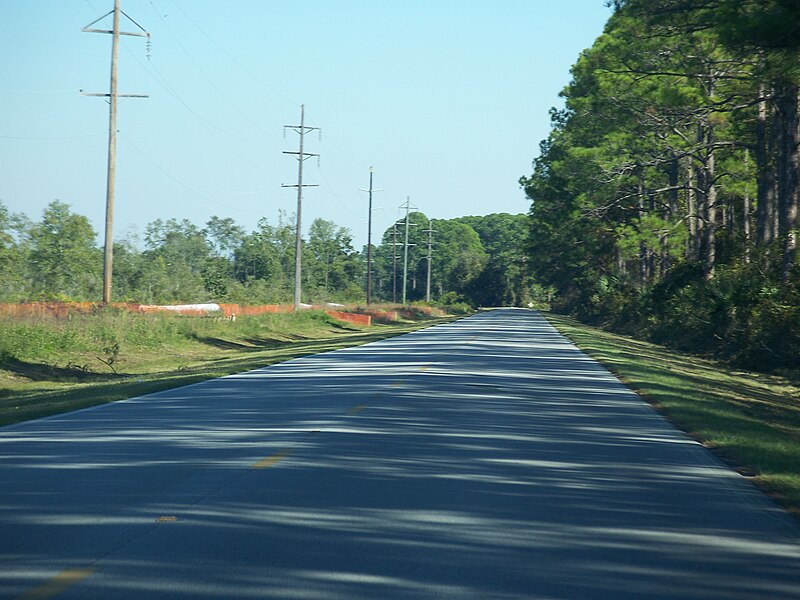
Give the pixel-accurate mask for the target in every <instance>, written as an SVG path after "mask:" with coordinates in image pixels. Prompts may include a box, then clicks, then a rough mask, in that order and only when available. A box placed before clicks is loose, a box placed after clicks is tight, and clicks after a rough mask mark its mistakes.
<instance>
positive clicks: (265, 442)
mask: <svg viewBox="0 0 800 600" xmlns="http://www.w3.org/2000/svg"><path fill="white" fill-rule="evenodd" d="M798 534H799V530H798V529H797V527H796V526H795V523H794V521H792V520H791V519H790V518H789V517H787V516H786V515H785V514H783V513H782V512H780V511H779V510H778V509H776V508H775V506H774V505H773V504H772V503H771V502H770V501H769V500H768V499H767V498H766V497H764V496H762V495H761V494H760V493H759V492H757V491H755V490H754V489H753V488H752V487H751V486H750V485H749V483H748V482H747V481H746V480H745V479H744V478H743V477H741V476H740V475H738V474H736V473H734V472H732V471H730V470H728V469H726V468H724V467H723V466H722V465H721V464H720V463H718V462H717V461H716V460H715V458H714V457H713V456H712V455H711V454H709V453H708V452H707V451H706V450H705V449H704V448H703V447H702V446H700V445H698V444H697V443H695V442H694V441H692V440H690V439H688V438H687V437H685V436H684V435H683V434H682V433H680V432H679V431H677V430H676V429H674V428H673V427H672V426H670V425H669V424H668V423H667V422H666V421H665V420H664V419H663V418H662V417H661V416H659V415H658V414H657V413H656V412H655V411H653V410H652V409H651V408H650V407H649V406H647V405H646V404H645V403H643V402H642V401H641V400H640V399H639V398H638V397H637V396H636V395H635V394H633V393H631V392H630V391H628V390H627V389H626V388H625V387H623V386H622V385H621V384H620V383H619V382H618V381H617V380H616V379H615V378H614V377H613V376H611V375H610V374H609V373H608V372H607V371H606V370H604V369H603V368H602V367H601V366H599V365H598V364H597V363H596V362H594V361H593V360H591V359H589V358H588V357H587V356H585V355H584V354H582V353H581V352H580V351H578V350H577V349H576V348H575V347H574V346H572V345H571V344H570V343H569V342H568V341H567V340H566V339H565V338H563V337H562V336H561V335H560V334H558V333H557V332H556V331H555V330H554V329H553V328H552V327H551V326H550V325H548V324H547V322H546V321H545V320H544V319H543V318H542V317H541V316H540V315H539V314H538V313H535V312H532V311H527V310H515V309H502V310H495V311H491V312H487V313H482V314H479V315H477V316H474V317H471V318H468V319H463V320H460V321H457V322H454V323H449V324H445V325H439V326H436V327H432V328H429V329H425V330H422V331H418V332H415V333H412V334H409V335H405V336H401V337H396V338H392V339H389V340H385V341H382V342H377V343H373V344H369V345H366V346H361V347H357V348H351V349H346V350H340V351H336V352H331V353H327V354H321V355H317V356H312V357H307V358H302V359H298V360H293V361H290V362H287V363H283V364H280V365H275V366H272V367H268V368H264V369H259V370H256V371H251V372H248V373H243V374H239V375H234V376H230V377H225V378H222V379H216V380H212V381H208V382H205V383H201V384H196V385H193V386H188V387H184V388H179V389H175V390H170V391H166V392H162V393H158V394H153V395H149V396H144V397H140V398H134V399H131V400H128V401H124V402H119V403H116V404H112V405H105V406H102V407H97V408H93V409H89V410H84V411H78V412H74V413H70V414H66V415H61V416H58V417H53V418H48V419H42V420H38V421H33V422H29V423H23V424H19V425H15V426H11V427H6V428H2V429H0V597H3V598H27V599H31V598H54V597H58V598H69V599H75V598H113V599H114V600H123V599H128V598H131V599H137V600H142V599H148V598H171V599H172V598H175V599H181V598H192V599H201V598H203V599H212V598H213V599H219V598H226V597H231V598H303V599H310V598H325V599H340V598H341V599H349V600H352V599H361V598H382V599H389V598H458V599H464V598H474V599H478V598H480V599H486V598H502V599H516V598H527V599H542V600H544V599H547V600H573V599H587V600H601V599H609V600H611V599H613V600H620V599H625V598H636V599H640V598H647V599H648V600H661V599H664V600H666V599H675V598H681V599H715V600H719V599H728V600H734V599H758V600H764V599H770V600H776V599H789V598H792V599H800V545H798V540H799V539H800V535H798Z"/></svg>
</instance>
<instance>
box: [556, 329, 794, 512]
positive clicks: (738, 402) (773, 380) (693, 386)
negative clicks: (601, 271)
mask: <svg viewBox="0 0 800 600" xmlns="http://www.w3.org/2000/svg"><path fill="white" fill-rule="evenodd" d="M545 316H546V317H547V319H548V321H550V323H551V324H552V325H554V326H555V327H556V328H557V329H558V330H559V331H560V332H561V333H563V334H564V335H566V336H567V337H568V338H569V339H570V340H572V342H573V343H574V344H575V345H576V346H578V347H579V348H580V349H581V350H583V351H584V352H586V353H587V354H588V355H589V356H591V357H592V358H594V359H596V360H598V361H599V362H600V363H602V364H603V365H604V366H605V367H606V368H608V369H609V370H610V371H612V372H613V373H614V374H615V375H616V376H617V377H619V378H620V379H621V380H622V381H623V382H624V383H625V384H626V385H627V386H628V387H630V388H632V389H633V390H634V391H636V392H637V393H638V394H640V395H641V396H642V397H643V398H644V399H646V400H647V401H648V402H649V403H650V404H652V405H653V406H654V407H656V408H657V409H658V410H659V411H661V412H662V413H663V414H664V415H665V416H666V417H667V418H668V419H670V420H671V421H672V422H673V423H674V424H675V425H676V426H677V427H679V428H680V429H682V430H684V431H685V432H687V433H688V434H689V435H691V436H692V437H693V438H695V439H697V440H698V441H700V442H701V443H702V444H703V445H705V446H706V447H708V448H710V449H712V450H713V451H714V452H715V453H716V454H717V455H718V456H720V458H722V460H724V461H725V462H726V463H728V464H729V465H731V466H732V467H733V468H735V469H736V470H737V471H739V472H740V473H742V474H743V475H745V476H747V477H749V478H751V480H752V481H753V482H754V483H755V484H756V485H757V486H758V487H760V488H761V489H762V490H764V491H765V492H767V493H768V494H769V495H770V496H771V497H772V498H773V499H774V500H775V501H776V502H777V503H778V504H780V505H781V506H783V507H784V508H785V509H787V510H788V511H789V512H791V513H793V514H794V515H795V516H798V517H800V389H799V388H798V387H797V386H796V385H794V384H792V382H790V381H789V380H787V379H785V378H782V377H777V376H771V375H764V374H759V373H748V372H742V371H736V370H732V369H730V368H729V367H727V366H725V365H723V364H720V363H717V362H715V361H711V360H705V359H702V358H696V357H690V356H686V355H683V354H679V353H677V352H674V351H671V350H669V349H667V348H664V347H662V346H657V345H655V344H650V343H648V342H643V341H640V340H635V339H631V338H628V337H623V336H621V335H617V334H614V333H610V332H608V331H603V330H600V329H596V328H593V327H589V326H587V325H583V324H582V323H579V322H577V321H575V320H574V319H571V318H569V317H565V316H562V315H556V314H553V313H546V315H545Z"/></svg>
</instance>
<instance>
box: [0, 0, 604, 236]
mask: <svg viewBox="0 0 800 600" xmlns="http://www.w3.org/2000/svg"><path fill="white" fill-rule="evenodd" d="M121 6H122V10H123V11H124V12H125V13H126V15H128V16H129V17H130V18H131V19H133V21H135V23H134V22H131V21H129V20H128V19H126V18H124V17H123V19H122V23H121V29H122V30H123V31H141V29H140V28H139V27H141V28H143V29H144V30H146V31H147V32H149V33H150V34H151V37H150V43H149V44H148V42H147V39H146V38H141V37H133V36H122V38H121V44H120V53H119V92H120V93H127V94H147V95H148V96H149V98H147V99H139V98H127V99H120V101H119V108H118V123H117V129H118V132H119V134H118V146H117V181H116V194H115V195H116V202H115V210H114V238H115V240H119V239H121V238H125V237H128V238H132V239H136V238H137V237H138V238H139V239H140V240H141V238H142V236H143V233H144V230H145V227H146V225H147V224H148V223H149V222H151V221H153V220H155V219H159V218H160V219H169V218H175V219H178V220H181V219H188V220H190V221H192V222H193V223H195V224H197V225H198V226H203V225H204V224H205V222H206V221H207V220H208V219H209V218H210V217H211V216H218V217H220V218H225V217H231V218H233V219H234V220H235V221H236V222H237V223H238V224H239V225H241V226H242V227H243V228H244V229H245V230H246V231H252V230H253V229H255V227H256V223H257V222H258V220H259V219H261V218H263V217H266V218H267V219H268V221H269V222H270V223H271V224H273V225H275V224H277V222H278V219H279V218H280V217H279V215H280V213H281V212H282V211H283V212H284V213H285V214H286V215H288V216H291V215H292V214H293V213H294V212H295V208H296V201H297V194H296V189H295V188H285V187H282V185H283V184H295V183H297V166H298V164H297V159H296V157H294V156H293V155H288V154H284V152H287V151H289V152H291V151H297V149H298V142H299V136H298V134H297V133H296V131H294V130H292V129H285V128H284V125H298V124H299V122H300V106H301V105H305V124H306V125H307V126H312V127H318V128H320V131H313V132H309V133H308V134H307V135H306V136H305V148H304V150H305V151H306V152H311V153H316V154H319V155H320V156H319V159H317V158H310V159H309V160H307V161H306V162H305V163H304V183H308V184H316V185H317V186H318V187H308V188H305V189H304V194H303V210H302V223H303V225H304V229H305V230H307V227H308V225H309V224H310V223H311V221H312V220H313V219H316V218H323V219H326V220H329V221H333V222H334V223H336V224H337V225H339V226H342V227H346V228H348V229H349V230H350V231H351V232H352V235H353V240H354V245H355V247H356V248H360V247H361V246H362V245H363V244H365V243H366V240H367V214H368V194H367V193H365V192H363V191H360V189H361V188H367V187H369V170H370V167H372V168H373V177H374V187H375V189H381V190H382V191H380V192H376V193H374V195H373V208H374V210H373V225H372V227H373V243H375V242H376V241H377V240H378V239H379V236H380V234H381V233H382V232H383V231H384V230H385V229H386V228H388V227H389V226H391V224H392V223H393V222H394V221H395V220H396V219H398V218H399V217H400V216H401V215H402V212H401V210H400V208H399V207H400V205H401V204H403V203H404V202H405V201H406V199H407V198H410V201H411V203H412V205H413V206H415V207H416V208H417V209H418V210H420V211H421V212H423V213H424V214H425V215H427V216H428V217H429V218H434V219H450V218H454V217H459V216H465V215H485V214H490V213H494V212H509V213H523V212H527V210H528V208H529V202H528V201H527V200H526V198H525V194H524V191H523V190H522V189H520V186H519V183H518V182H519V178H520V177H521V176H523V175H529V174H530V172H531V163H532V160H533V159H534V158H535V157H536V155H537V154H538V148H539V142H540V141H541V140H542V139H544V138H546V137H547V135H548V133H549V131H550V117H549V110H550V108H551V107H553V106H561V105H562V102H561V99H560V98H559V96H558V94H559V92H560V91H561V90H562V89H563V88H564V86H565V85H567V84H568V83H569V79H570V73H569V69H570V67H571V65H572V64H574V62H575V61H576V60H577V58H578V55H579V54H580V52H581V51H582V50H583V49H585V48H587V47H589V46H591V45H592V43H593V42H594V40H595V38H596V37H597V36H598V35H600V33H601V32H602V29H603V26H604V24H605V22H606V20H607V19H608V17H609V16H610V14H611V9H609V8H607V7H606V6H605V0H559V1H557V2H554V1H552V0H458V1H456V0H302V1H293V2H286V1H282V2H278V1H274V0H227V1H225V2H220V1H219V0H121ZM111 9H113V0H26V1H24V2H20V1H19V0H0V56H2V57H3V58H2V64H3V65H4V66H3V69H2V78H0V115H2V117H0V201H2V202H3V203H4V204H5V206H6V207H7V208H8V209H9V210H10V211H11V212H22V213H24V214H26V215H27V216H28V217H29V218H31V219H32V220H34V221H36V220H39V219H40V218H41V214H42V211H43V210H44V209H45V207H46V206H47V204H49V203H50V202H51V201H53V200H56V199H58V200H61V201H62V202H66V203H67V204H69V205H70V206H71V208H72V210H73V212H76V213H78V214H82V215H85V216H87V217H88V218H89V219H90V220H91V222H92V224H93V226H94V228H95V230H96V231H97V232H98V238H97V239H98V244H102V231H103V223H104V219H105V195H106V164H107V152H108V103H107V101H106V99H104V98H98V97H87V96H82V95H81V94H80V91H81V90H83V91H84V92H89V93H107V92H108V89H109V73H110V57H111V38H112V36H111V35H107V34H98V33H86V32H82V31H81V28H82V27H85V26H87V25H89V24H90V23H91V22H92V21H95V20H96V19H98V18H99V17H102V16H103V15H104V14H106V13H107V12H109V11H110V10H111ZM95 27H98V28H101V29H110V28H111V17H107V18H106V19H104V20H102V21H100V22H99V23H98V24H96V25H95ZM140 243H141V242H140Z"/></svg>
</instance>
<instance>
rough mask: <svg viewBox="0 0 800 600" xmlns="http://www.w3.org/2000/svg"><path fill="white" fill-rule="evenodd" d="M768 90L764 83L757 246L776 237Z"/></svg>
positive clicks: (759, 138) (760, 106) (758, 127)
mask: <svg viewBox="0 0 800 600" xmlns="http://www.w3.org/2000/svg"><path fill="white" fill-rule="evenodd" d="M766 96H767V92H766V89H765V87H764V86H763V85H761V86H760V87H759V101H758V113H757V119H756V147H755V158H756V181H757V192H756V245H757V246H760V247H764V246H769V245H770V244H771V243H772V242H774V241H775V238H776V236H777V233H778V232H777V228H776V223H777V219H776V215H777V210H776V202H775V171H774V169H773V162H772V160H771V155H772V146H773V144H772V140H771V139H770V137H771V136H770V130H769V127H768V126H767V123H768V120H769V106H768V104H767V97H766Z"/></svg>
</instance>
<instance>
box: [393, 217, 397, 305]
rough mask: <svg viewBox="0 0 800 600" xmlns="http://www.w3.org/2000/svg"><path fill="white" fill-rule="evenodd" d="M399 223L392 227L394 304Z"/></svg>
mask: <svg viewBox="0 0 800 600" xmlns="http://www.w3.org/2000/svg"><path fill="white" fill-rule="evenodd" d="M397 245H398V244H397V222H396V221H395V224H394V225H392V304H397Z"/></svg>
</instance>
